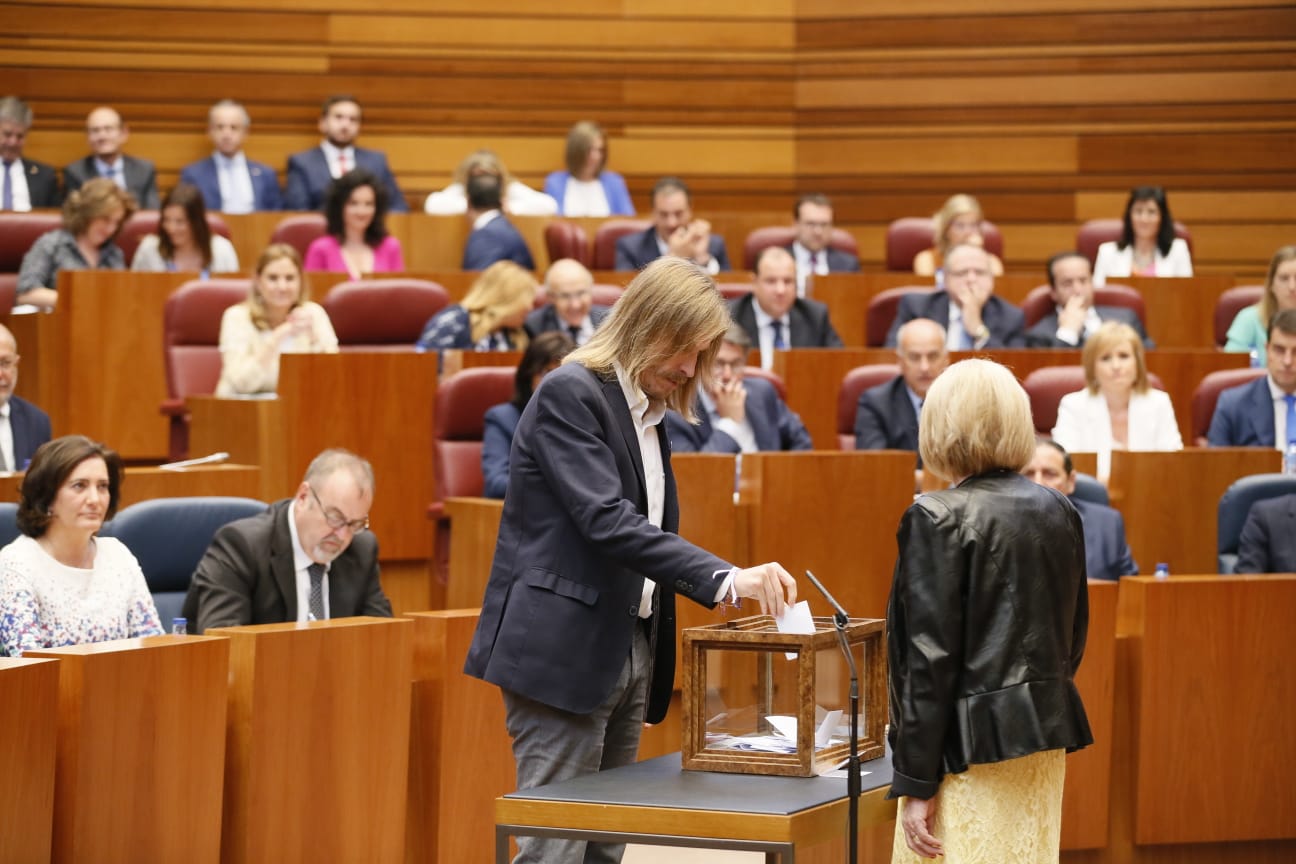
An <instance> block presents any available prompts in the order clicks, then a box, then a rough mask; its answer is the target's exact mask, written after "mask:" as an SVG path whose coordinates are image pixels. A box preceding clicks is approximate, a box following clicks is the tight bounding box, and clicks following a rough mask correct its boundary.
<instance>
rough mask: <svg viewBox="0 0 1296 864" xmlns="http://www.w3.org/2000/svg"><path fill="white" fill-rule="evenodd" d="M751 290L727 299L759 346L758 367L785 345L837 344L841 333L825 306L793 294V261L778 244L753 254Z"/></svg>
mask: <svg viewBox="0 0 1296 864" xmlns="http://www.w3.org/2000/svg"><path fill="white" fill-rule="evenodd" d="M754 270H755V272H754V273H753V274H752V275H753V277H754V279H755V283H754V285H753V287H752V292H751V293H750V294H747V295H745V296H743V297H739V298H738V299H737V300H734V301H732V302H730V304H729V313H730V314H731V315H733V320H734V321H736V322H737V323H738V325H739V326H740V327H742V328H743V329H744V330H746V331H747V336H748V337H749V338H750V339H751V341H752V344H753V345H756V346H759V347H760V356H761V368H762V369H770V368H773V366H774V352H775V351H776V350H780V349H784V348H840V347H842V341H841V337H839V336H838V335H837V331H836V330H834V329H833V326H832V322H831V321H829V320H828V307H827V306H825V305H824V304H823V303H820V302H819V301H818V300H806V299H804V298H802V297H798V296H797V294H796V261H794V260H793V259H792V253H791V252H789V251H787V250H786V249H784V248H782V247H781V246H769V247H767V248H765V249H762V250H761V251H760V254H758V255H757V256H756V263H755V265H754Z"/></svg>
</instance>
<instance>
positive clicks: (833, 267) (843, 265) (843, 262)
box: [783, 244, 860, 273]
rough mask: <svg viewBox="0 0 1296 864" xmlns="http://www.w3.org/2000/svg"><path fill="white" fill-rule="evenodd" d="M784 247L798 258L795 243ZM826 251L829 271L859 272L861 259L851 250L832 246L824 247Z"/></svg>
mask: <svg viewBox="0 0 1296 864" xmlns="http://www.w3.org/2000/svg"><path fill="white" fill-rule="evenodd" d="M783 248H784V249H786V250H787V251H788V253H789V254H791V255H792V257H793V258H796V251H795V250H794V248H793V244H788V245H787V246H784V247H783ZM824 252H825V253H827V254H826V255H825V256H824V257H826V258H827V259H828V272H829V273H858V272H859V269H860V263H859V259H858V258H856V257H855V256H854V255H852V254H850V253H849V252H842V251H841V250H840V249H834V248H833V247H831V246H829V247H827V248H826V249H824Z"/></svg>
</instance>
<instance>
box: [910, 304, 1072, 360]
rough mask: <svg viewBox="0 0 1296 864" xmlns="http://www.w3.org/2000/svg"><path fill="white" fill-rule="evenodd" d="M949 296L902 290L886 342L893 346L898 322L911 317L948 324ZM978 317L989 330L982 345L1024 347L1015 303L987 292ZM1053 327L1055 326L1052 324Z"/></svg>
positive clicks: (1022, 318) (1022, 326) (1022, 319)
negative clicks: (989, 294)
mask: <svg viewBox="0 0 1296 864" xmlns="http://www.w3.org/2000/svg"><path fill="white" fill-rule="evenodd" d="M949 309H950V297H949V292H948V291H932V292H930V293H917V294H906V295H905V296H903V297H901V298H900V306H899V308H897V309H896V317H895V320H894V321H892V322H891V329H890V330H889V331H887V338H886V344H887V347H888V348H894V347H895V344H896V331H897V330H899V329H900V325H902V324H904V323H905V322H906V321H911V320H913V319H914V318H930V319H931V320H932V321H935V322H936V323H937V324H939V325H941V326H942V327H944V328H946V329H948V328H949ZM981 321H982V323H984V324H985V325H986V328H987V329H988V330H989V331H990V340H989V341H988V342H986V344H985V345H983V346H981V347H982V348H1024V347H1026V336H1025V332H1024V331H1025V329H1026V316H1025V315H1023V314H1022V311H1021V310H1020V309H1018V308H1017V307H1016V306H1014V305H1012V304H1011V303H1008V302H1007V301H1005V300H1003V299H1002V298H999V297H995V296H994V295H991V297H990V299H989V300H987V301H986V304H985V306H984V307H982V309H981ZM1053 329H1055V330H1056V329H1057V327H1056V326H1055V327H1054V328H1053Z"/></svg>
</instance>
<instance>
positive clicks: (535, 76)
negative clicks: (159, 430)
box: [0, 0, 1296, 273]
mask: <svg viewBox="0 0 1296 864" xmlns="http://www.w3.org/2000/svg"><path fill="white" fill-rule="evenodd" d="M359 8H362V7H357V6H356V5H355V4H353V3H342V2H341V0H265V2H262V3H259V4H246V3H237V2H233V0H172V2H161V0H129V2H127V0H44V2H41V3H39V4H37V3H8V2H3V3H0V20H3V22H4V26H3V27H0V76H2V80H3V81H4V84H3V85H0V87H2V89H4V90H6V91H11V92H15V93H17V94H19V95H22V96H23V97H25V98H27V99H28V100H29V101H30V102H31V104H32V105H33V106H34V108H35V109H36V112H37V120H36V126H35V128H34V129H33V131H32V133H31V135H30V136H29V141H28V153H29V154H30V155H32V156H33V157H35V158H41V159H44V160H45V161H49V162H53V163H56V164H60V165H62V164H65V163H67V162H69V161H71V160H73V159H75V158H77V157H79V156H81V155H83V154H84V152H85V149H86V147H85V142H84V135H83V133H82V128H83V122H84V117H85V115H86V113H87V112H88V111H89V110H90V109H91V108H92V107H94V106H95V105H98V104H101V103H107V104H112V105H114V106H116V107H117V108H118V109H119V110H121V111H122V113H123V114H124V116H125V117H126V118H127V120H128V121H129V123H130V127H131V130H132V137H131V140H130V143H129V146H128V150H129V151H130V152H133V153H136V154H139V155H142V156H147V157H150V158H153V159H154V160H156V162H157V163H158V167H159V170H160V172H161V180H162V184H163V186H164V187H165V186H168V185H170V184H171V183H173V182H174V181H175V179H176V177H177V175H178V173H179V170H180V168H181V167H182V166H183V165H184V164H186V163H187V162H189V161H192V160H194V159H197V158H200V157H202V156H203V155H205V154H206V153H207V152H208V144H207V142H206V139H205V134H204V127H205V113H206V109H207V107H208V106H209V105H210V104H211V103H212V102H214V101H215V100H217V99H220V98H224V97H234V98H238V99H241V100H243V101H244V102H245V103H246V104H247V105H248V107H249V109H250V110H251V113H252V117H253V132H252V136H251V138H250V141H249V144H248V152H249V154H250V155H251V156H253V157H254V158H258V159H261V160H263V161H267V162H269V163H271V164H273V165H276V166H283V164H284V163H285V160H286V157H287V155H288V154H289V153H291V152H293V151H295V150H298V149H301V148H305V147H308V146H311V145H312V144H313V143H315V141H316V140H317V135H316V132H315V119H316V117H317V114H318V104H319V102H320V100H321V99H322V98H323V97H325V96H326V95H328V94H330V93H334V92H350V93H353V94H355V95H356V96H357V97H358V98H359V99H360V100H361V102H362V104H363V105H364V109H365V115H364V123H365V128H364V133H363V134H362V136H361V140H362V143H363V144H365V145H367V146H371V147H379V148H382V149H385V150H386V151H387V152H388V154H389V156H390V158H391V161H392V164H393V165H394V167H395V170H396V172H397V175H398V178H399V179H400V182H401V184H402V186H403V188H404V190H405V192H406V194H407V195H408V197H409V198H410V200H411V203H412V205H413V206H414V207H416V208H417V207H419V206H420V205H421V203H422V199H423V198H424V196H425V195H426V194H427V193H428V192H429V191H432V190H433V189H436V188H439V187H440V186H442V185H444V183H445V182H446V178H447V177H448V175H449V173H450V171H451V169H452V168H453V167H454V165H455V164H456V163H457V162H458V161H459V159H460V158H461V157H462V156H463V155H464V154H466V153H467V152H468V151H470V150H472V149H474V148H475V147H477V146H491V147H494V148H495V149H496V150H497V151H498V152H499V153H500V154H501V156H502V157H503V159H504V160H505V162H506V163H507V164H508V165H509V167H510V169H511V170H512V171H513V172H514V173H515V174H516V175H517V176H518V177H519V178H520V179H522V180H524V181H526V182H528V183H530V184H532V185H539V184H540V183H541V182H542V180H543V177H544V175H545V173H547V172H548V171H549V170H552V169H555V168H559V167H561V164H562V150H563V137H564V134H565V131H566V129H567V127H568V126H569V125H570V124H571V123H572V122H573V121H575V120H578V119H582V118H596V119H598V120H600V121H601V122H602V123H603V124H604V126H605V127H606V128H607V129H608V131H609V133H610V135H611V165H612V167H614V168H616V169H617V170H619V171H621V172H622V173H624V174H625V175H626V176H627V179H628V180H629V183H630V188H631V192H632V194H633V196H634V198H635V201H636V204H637V205H638V206H639V208H640V210H641V211H642V210H645V209H646V208H647V206H648V190H649V188H650V187H651V185H652V183H653V181H654V180H655V179H656V178H657V177H659V176H662V175H663V174H667V173H675V174H679V175H681V176H684V177H686V178H687V179H688V180H689V181H690V182H691V184H692V185H693V187H694V189H695V209H696V210H697V211H699V212H701V213H703V214H705V213H707V212H711V213H717V212H735V211H747V212H754V213H757V214H768V216H769V219H770V220H771V221H782V220H784V219H786V218H787V217H788V214H789V210H790V206H791V203H792V201H793V199H794V197H795V195H796V193H798V192H802V191H826V192H828V193H829V194H831V195H833V197H834V199H835V201H836V203H837V220H838V223H839V224H841V225H843V226H845V227H847V228H849V229H851V230H852V231H854V232H855V234H856V235H857V237H858V239H859V241H860V247H861V251H862V253H863V257H864V259H865V264H866V266H874V267H876V266H880V264H881V261H882V258H883V246H882V238H883V234H884V230H885V226H886V224H887V223H888V222H889V221H890V220H892V219H894V218H897V217H900V216H912V215H926V214H929V213H931V212H933V211H934V210H935V209H936V208H937V207H938V206H939V205H940V203H941V202H942V201H943V200H944V198H945V197H946V196H947V195H948V194H950V193H952V192H957V191H966V192H972V193H974V194H976V195H978V196H979V197H980V198H981V200H982V203H983V205H984V206H985V209H986V212H987V215H988V216H989V217H990V218H991V219H993V220H995V221H996V222H997V223H998V224H999V225H1000V226H1002V228H1003V230H1004V235H1005V238H1006V255H1005V257H1006V259H1007V263H1008V266H1009V267H1010V268H1014V269H1037V268H1038V267H1039V265H1040V262H1041V261H1042V260H1043V258H1045V257H1046V256H1047V255H1048V254H1050V253H1051V252H1053V251H1056V250H1057V249H1059V248H1063V247H1067V246H1070V245H1071V243H1072V238H1073V237H1074V232H1075V228H1076V226H1077V225H1078V223H1079V222H1080V221H1083V220H1085V219H1089V218H1095V217H1101V216H1113V215H1119V212H1120V210H1121V207H1122V205H1123V202H1124V197H1125V191H1126V190H1127V189H1128V187H1129V186H1131V185H1133V184H1135V183H1141V182H1156V183H1162V184H1164V185H1165V186H1167V187H1168V188H1169V189H1170V190H1171V196H1170V202H1171V205H1172V207H1173V209H1174V214H1175V216H1176V217H1177V218H1179V219H1180V220H1181V221H1183V222H1185V223H1187V224H1188V225H1189V227H1190V228H1191V229H1192V230H1193V235H1194V244H1195V247H1196V255H1197V261H1198V267H1199V269H1201V270H1205V271H1217V272H1236V273H1255V272H1259V271H1262V270H1263V269H1264V267H1265V265H1266V264H1267V261H1268V258H1269V256H1270V254H1271V253H1272V251H1273V250H1274V248H1276V247H1277V246H1278V245H1280V244H1282V243H1286V242H1293V241H1296V219H1294V218H1293V216H1292V210H1291V204H1290V201H1291V194H1292V191H1293V187H1296V111H1294V110H1293V109H1296V96H1293V95H1292V94H1293V93H1296V59H1293V58H1296V53H1294V52H1293V51H1292V48H1293V47H1294V46H1296V6H1293V5H1292V4H1291V3H1290V2H1289V0H1216V2H1203V0H1141V2H1135V0H993V2H986V3H978V4H973V3H968V2H965V0H870V2H868V3H861V2H858V0H712V2H701V3H699V2H686V0H567V2H564V3H562V4H558V5H550V6H545V5H544V4H536V3H533V2H532V0H438V2H428V0H388V2H386V3H384V4H382V6H381V11H368V10H366V11H364V12H363V13H360V12H358V11H357V10H358V9H359Z"/></svg>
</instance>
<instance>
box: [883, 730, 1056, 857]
mask: <svg viewBox="0 0 1296 864" xmlns="http://www.w3.org/2000/svg"><path fill="white" fill-rule="evenodd" d="M1065 777H1066V751H1065V750H1045V751H1044V752H1042V753H1032V754H1031V755H1029V756H1021V757H1019V758H1017V759H1008V760H1006V761H1004V762H994V763H991V764H989V765H970V766H968V770H967V771H964V772H963V773H962V774H947V775H946V776H945V779H944V780H942V781H941V785H940V791H939V792H938V793H937V796H936V826H935V830H934V831H933V832H932V833H933V834H935V835H936V839H938V840H940V841H941V843H943V844H944V845H945V856H944V858H938V859H936V860H937V861H944V862H945V864H1057V860H1058V844H1059V842H1060V840H1061V835H1062V781H1063V780H1064V779H1065ZM904 802H905V799H904V798H901V799H900V800H899V805H900V807H903V806H904ZM929 861H931V859H929V858H922V857H920V856H918V855H917V854H915V853H914V852H913V851H911V850H910V849H909V847H908V846H906V845H905V838H904V829H903V827H902V826H901V824H900V820H899V819H897V820H896V830H895V840H894V845H893V846H892V851H891V864H920V862H922V864H925V862H929Z"/></svg>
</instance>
